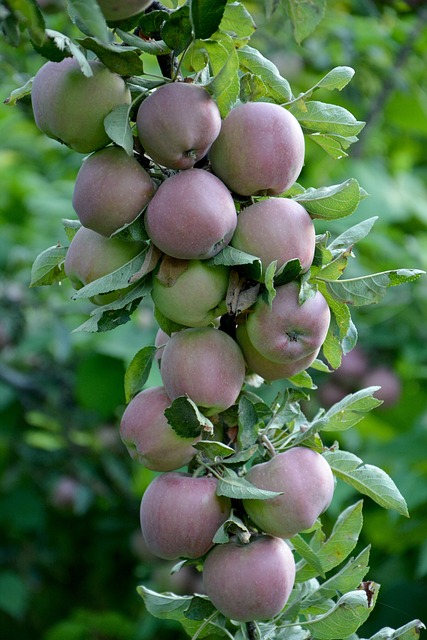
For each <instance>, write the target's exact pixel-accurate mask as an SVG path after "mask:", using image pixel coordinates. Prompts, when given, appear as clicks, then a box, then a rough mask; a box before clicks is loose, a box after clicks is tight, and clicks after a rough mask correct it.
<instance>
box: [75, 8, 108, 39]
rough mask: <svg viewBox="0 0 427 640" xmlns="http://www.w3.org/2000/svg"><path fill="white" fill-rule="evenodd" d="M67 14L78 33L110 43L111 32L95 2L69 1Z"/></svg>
mask: <svg viewBox="0 0 427 640" xmlns="http://www.w3.org/2000/svg"><path fill="white" fill-rule="evenodd" d="M68 13H69V15H70V17H71V20H72V22H73V23H74V24H75V25H76V26H77V27H78V28H79V29H80V31H82V32H83V33H85V34H86V35H88V36H95V37H96V38H98V39H99V40H101V42H111V40H112V34H111V31H110V30H109V28H108V26H107V23H106V21H105V18H104V15H103V13H102V11H101V8H100V6H99V4H98V3H97V2H96V0H69V2H68Z"/></svg>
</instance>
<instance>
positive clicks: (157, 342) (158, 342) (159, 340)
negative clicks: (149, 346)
mask: <svg viewBox="0 0 427 640" xmlns="http://www.w3.org/2000/svg"><path fill="white" fill-rule="evenodd" d="M169 338H170V336H168V334H167V333H166V331H163V329H158V330H157V333H156V337H155V338H154V346H155V347H157V351H156V355H155V356H154V357H155V360H156V361H157V363H158V364H159V366H160V361H161V359H162V353H163V349H164V348H165V345H166V342H167V341H168V340H169Z"/></svg>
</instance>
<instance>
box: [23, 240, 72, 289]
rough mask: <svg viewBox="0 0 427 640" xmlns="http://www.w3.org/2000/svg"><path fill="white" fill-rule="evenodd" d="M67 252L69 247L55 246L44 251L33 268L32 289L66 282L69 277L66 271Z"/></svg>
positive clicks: (35, 261)
mask: <svg viewBox="0 0 427 640" xmlns="http://www.w3.org/2000/svg"><path fill="white" fill-rule="evenodd" d="M67 250H68V247H61V246H58V245H55V246H53V247H49V248H48V249H46V250H45V251H42V253H40V254H39V255H38V256H37V258H36V259H35V260H34V263H33V266H32V268H31V281H30V287H40V286H44V285H51V284H55V283H56V282H61V280H64V278H66V277H67V276H66V275H65V271H64V260H65V256H66V255H67Z"/></svg>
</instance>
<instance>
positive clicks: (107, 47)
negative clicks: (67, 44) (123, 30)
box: [77, 38, 144, 76]
mask: <svg viewBox="0 0 427 640" xmlns="http://www.w3.org/2000/svg"><path fill="white" fill-rule="evenodd" d="M77 42H79V44H81V45H82V47H84V48H85V49H89V50H90V51H93V52H94V53H95V54H96V55H97V57H98V58H99V59H100V60H101V62H102V63H103V64H104V65H105V66H106V67H108V68H109V69H110V71H113V72H114V73H118V74H119V75H121V76H132V75H140V74H142V73H143V71H144V68H143V64H142V60H141V59H140V57H139V54H138V52H137V51H135V50H132V48H131V47H129V46H122V45H119V44H117V43H114V44H113V43H109V42H102V41H100V40H97V39H96V38H78V39H77Z"/></svg>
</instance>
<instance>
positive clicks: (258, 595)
mask: <svg viewBox="0 0 427 640" xmlns="http://www.w3.org/2000/svg"><path fill="white" fill-rule="evenodd" d="M294 582H295V561H294V557H293V555H292V551H291V550H290V548H289V546H288V545H287V543H286V542H285V541H284V540H281V539H280V538H275V537H272V536H264V535H262V536H261V535H260V536H253V537H252V538H251V541H250V542H249V543H248V544H239V543H238V542H237V541H235V540H231V541H230V542H227V543H226V544H220V545H216V546H215V547H214V548H213V549H212V551H210V552H209V554H208V556H207V558H206V560H205V562H204V567H203V584H204V588H205V591H206V594H207V595H208V596H209V598H210V600H211V601H212V603H213V604H214V605H215V607H216V608H217V609H218V611H220V612H221V613H222V614H223V615H224V616H226V617H227V618H231V619H232V620H237V621H239V622H249V621H250V620H270V619H271V618H273V617H274V616H275V615H277V614H278V613H280V611H281V610H282V609H283V607H284V606H285V604H286V602H287V601H288V598H289V596H290V594H291V591H292V588H293V586H294Z"/></svg>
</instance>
